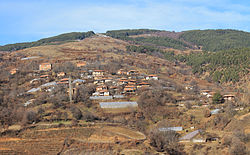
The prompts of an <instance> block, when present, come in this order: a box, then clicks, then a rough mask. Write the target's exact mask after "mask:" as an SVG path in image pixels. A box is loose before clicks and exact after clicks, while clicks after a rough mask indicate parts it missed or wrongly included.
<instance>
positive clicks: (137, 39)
mask: <svg viewBox="0 0 250 155" xmlns="http://www.w3.org/2000/svg"><path fill="white" fill-rule="evenodd" d="M105 34H106V35H108V36H110V37H113V38H116V39H121V40H125V41H129V42H130V43H133V44H137V45H146V46H154V47H165V48H173V49H179V50H187V49H197V47H202V50H204V51H220V50H227V49H235V48H244V47H250V33H249V32H244V31H237V30H190V31H183V32H174V31H164V30H152V29H124V30H111V31H107V32H106V33H105ZM93 35H95V33H94V32H93V31H89V32H72V33H65V34H61V35H58V36H55V37H50V38H45V39H41V40H38V41H35V42H27V43H16V44H8V45H5V46H0V51H15V50H20V49H24V48H30V47H34V46H40V45H50V44H62V43H65V42H70V41H75V40H82V39H84V38H86V37H90V36H93Z"/></svg>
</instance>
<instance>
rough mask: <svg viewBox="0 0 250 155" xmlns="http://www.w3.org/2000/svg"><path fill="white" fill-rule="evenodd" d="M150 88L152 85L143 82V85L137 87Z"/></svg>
mask: <svg viewBox="0 0 250 155" xmlns="http://www.w3.org/2000/svg"><path fill="white" fill-rule="evenodd" d="M149 86H150V84H149V83H146V82H141V83H139V84H138V86H137V88H142V87H143V88H147V87H149Z"/></svg>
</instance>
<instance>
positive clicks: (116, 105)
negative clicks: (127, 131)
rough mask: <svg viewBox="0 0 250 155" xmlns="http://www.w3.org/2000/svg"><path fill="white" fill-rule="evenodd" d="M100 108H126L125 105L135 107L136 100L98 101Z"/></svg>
mask: <svg viewBox="0 0 250 155" xmlns="http://www.w3.org/2000/svg"><path fill="white" fill-rule="evenodd" d="M99 105H100V107H101V108H126V107H137V106H138V104H137V102H100V103H99Z"/></svg>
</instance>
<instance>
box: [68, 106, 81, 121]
mask: <svg viewBox="0 0 250 155" xmlns="http://www.w3.org/2000/svg"><path fill="white" fill-rule="evenodd" d="M70 111H71V113H72V115H73V117H74V118H75V119H76V120H79V119H81V118H82V112H81V110H80V109H78V108H77V107H75V106H73V107H71V108H70Z"/></svg>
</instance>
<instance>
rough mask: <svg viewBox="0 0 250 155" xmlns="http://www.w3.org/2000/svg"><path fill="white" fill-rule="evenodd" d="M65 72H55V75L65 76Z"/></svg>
mask: <svg viewBox="0 0 250 155" xmlns="http://www.w3.org/2000/svg"><path fill="white" fill-rule="evenodd" d="M65 75H66V74H65V73H64V72H60V73H57V77H63V76H65Z"/></svg>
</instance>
